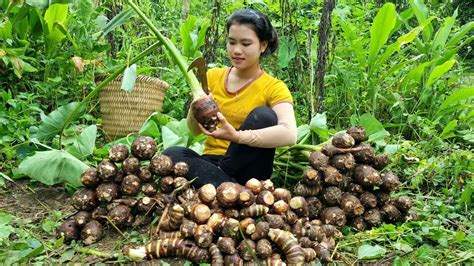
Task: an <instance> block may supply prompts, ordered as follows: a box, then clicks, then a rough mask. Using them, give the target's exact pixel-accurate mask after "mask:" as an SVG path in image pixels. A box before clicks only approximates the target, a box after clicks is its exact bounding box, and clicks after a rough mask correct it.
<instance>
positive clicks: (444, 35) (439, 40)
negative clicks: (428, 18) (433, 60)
mask: <svg viewBox="0 0 474 266" xmlns="http://www.w3.org/2000/svg"><path fill="white" fill-rule="evenodd" d="M457 15H458V10H457V9H456V11H454V14H453V16H451V17H447V18H445V20H444V23H443V25H442V26H441V28H439V30H438V31H437V32H436V34H435V36H434V40H433V44H432V46H431V49H432V50H433V51H437V53H436V54H438V53H439V51H440V50H442V49H443V48H444V47H445V45H446V41H447V40H448V37H449V34H450V33H451V29H452V28H453V25H454V22H455V21H456V17H457Z"/></svg>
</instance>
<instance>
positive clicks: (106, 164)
mask: <svg viewBox="0 0 474 266" xmlns="http://www.w3.org/2000/svg"><path fill="white" fill-rule="evenodd" d="M117 171H118V168H117V166H116V165H115V164H114V163H113V162H111V161H110V160H103V161H101V162H100V163H99V165H98V166H97V173H98V174H99V177H100V178H101V179H102V180H104V181H108V180H110V179H112V178H114V177H115V175H116V174H117Z"/></svg>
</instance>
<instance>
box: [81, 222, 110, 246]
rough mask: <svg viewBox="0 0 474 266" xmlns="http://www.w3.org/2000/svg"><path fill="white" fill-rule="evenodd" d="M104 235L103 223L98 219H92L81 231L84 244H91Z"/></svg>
mask: <svg viewBox="0 0 474 266" xmlns="http://www.w3.org/2000/svg"><path fill="white" fill-rule="evenodd" d="M103 235H104V229H103V227H102V225H101V224H100V223H99V222H98V221H96V220H92V221H90V222H88V223H87V224H86V225H85V226H84V228H82V231H81V239H82V243H84V245H90V244H93V243H95V242H97V241H99V240H100V239H101V238H102V236H103Z"/></svg>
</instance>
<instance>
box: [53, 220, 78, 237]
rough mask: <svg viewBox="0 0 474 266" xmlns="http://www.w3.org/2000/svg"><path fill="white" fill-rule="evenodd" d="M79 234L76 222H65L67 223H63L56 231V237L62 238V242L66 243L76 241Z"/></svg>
mask: <svg viewBox="0 0 474 266" xmlns="http://www.w3.org/2000/svg"><path fill="white" fill-rule="evenodd" d="M79 232H80V230H79V228H78V227H77V224H76V221H74V220H67V221H64V222H63V223H62V224H61V225H60V226H59V228H58V229H57V230H56V237H57V238H60V237H62V236H64V242H66V243H67V242H69V241H71V240H73V239H78V238H79Z"/></svg>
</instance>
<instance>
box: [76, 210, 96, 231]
mask: <svg viewBox="0 0 474 266" xmlns="http://www.w3.org/2000/svg"><path fill="white" fill-rule="evenodd" d="M90 220H92V215H91V213H90V212H88V211H80V212H78V213H76V214H75V215H74V221H75V222H76V225H77V226H78V227H83V226H84V225H85V224H86V223H88V222H89V221H90ZM78 236H79V235H78Z"/></svg>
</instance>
